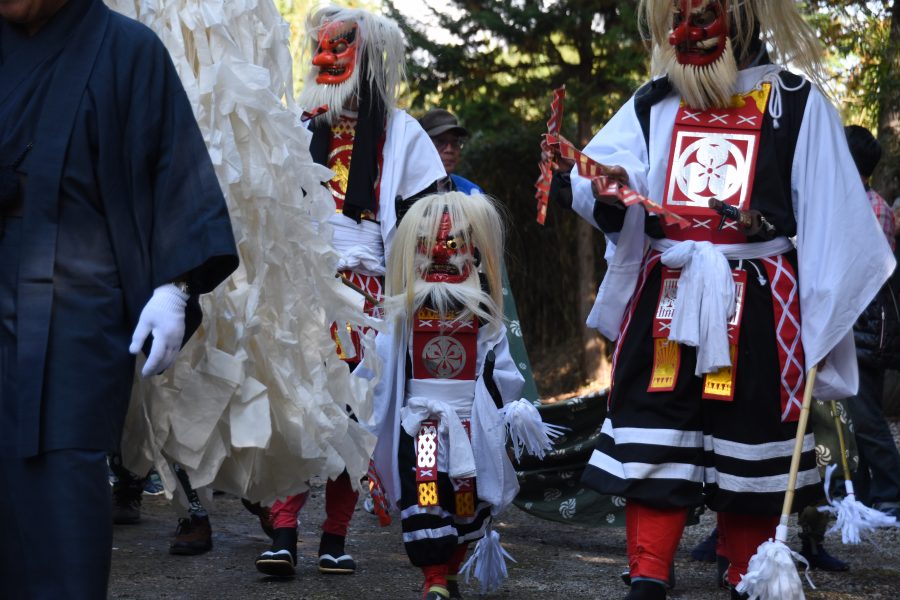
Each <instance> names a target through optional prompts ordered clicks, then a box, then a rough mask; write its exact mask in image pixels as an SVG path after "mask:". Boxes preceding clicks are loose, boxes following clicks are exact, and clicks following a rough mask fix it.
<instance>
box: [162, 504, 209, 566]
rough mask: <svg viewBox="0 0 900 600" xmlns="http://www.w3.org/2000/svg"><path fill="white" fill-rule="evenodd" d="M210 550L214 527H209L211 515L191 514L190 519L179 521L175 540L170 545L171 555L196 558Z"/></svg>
mask: <svg viewBox="0 0 900 600" xmlns="http://www.w3.org/2000/svg"><path fill="white" fill-rule="evenodd" d="M210 550H212V527H210V525H209V515H203V516H199V515H196V514H191V516H190V517H187V518H181V519H178V526H177V527H176V528H175V538H174V539H173V540H172V543H171V544H169V554H179V555H182V556H194V555H196V554H203V553H204V552H209V551H210Z"/></svg>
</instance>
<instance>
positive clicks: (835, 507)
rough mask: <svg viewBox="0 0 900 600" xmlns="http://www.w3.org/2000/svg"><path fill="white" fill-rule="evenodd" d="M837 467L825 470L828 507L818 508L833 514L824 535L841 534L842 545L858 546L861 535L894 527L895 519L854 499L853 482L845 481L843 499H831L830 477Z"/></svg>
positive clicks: (833, 466)
mask: <svg viewBox="0 0 900 600" xmlns="http://www.w3.org/2000/svg"><path fill="white" fill-rule="evenodd" d="M836 468H837V465H830V466H829V467H828V468H827V469H826V470H825V498H826V499H827V500H828V506H820V507H819V511H820V512H827V513H831V514H833V515H834V516H835V517H836V518H835V522H834V525H832V526H831V527H829V528H828V531H826V532H825V533H826V534H830V533H834V532H835V531H840V532H841V542H843V543H844V544H858V543H859V542H860V541H861V537H860V536H861V534H864V533H868V532H870V531H874V530H875V529H878V528H879V527H896V526H897V518H896V517H892V516H889V515H886V514H884V513H883V512H881V511H880V510H875V509H874V508H870V507H868V506H866V505H865V504H863V503H862V502H860V501H859V500H857V499H856V494H855V493H854V491H853V482H852V481H850V480H848V479H845V480H844V487H845V489H846V491H847V495H846V496H845V497H843V498H832V497H831V494H830V492H829V491H830V489H831V477H832V475H833V474H834V470H835V469H836Z"/></svg>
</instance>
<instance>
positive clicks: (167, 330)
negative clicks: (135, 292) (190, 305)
mask: <svg viewBox="0 0 900 600" xmlns="http://www.w3.org/2000/svg"><path fill="white" fill-rule="evenodd" d="M189 297H190V296H189V295H188V294H187V293H186V292H183V291H181V290H180V289H178V287H177V286H175V284H172V283H167V284H165V285H161V286H159V287H158V288H156V289H155V290H153V296H151V297H150V300H148V301H147V304H146V305H145V306H144V310H142V311H141V317H140V319H138V324H137V327H135V328H134V335H132V336H131V346H129V348H128V351H129V352H131V353H132V354H137V353H138V352H140V351H141V348H142V347H143V345H144V340H146V339H147V336H148V335H149V334H151V333H152V334H153V344H152V345H151V346H150V355H149V356H147V362H146V363H144V368H143V369H142V370H141V375H143V376H144V377H150V376H151V375H155V374H156V373H161V372H163V371H165V370H166V369H168V368H169V367H171V366H172V363H173V362H175V357H177V356H178V351H179V350H181V341H182V339H183V338H184V308H185V306H187V301H188V298H189Z"/></svg>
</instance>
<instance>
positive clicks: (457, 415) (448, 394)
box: [400, 379, 475, 478]
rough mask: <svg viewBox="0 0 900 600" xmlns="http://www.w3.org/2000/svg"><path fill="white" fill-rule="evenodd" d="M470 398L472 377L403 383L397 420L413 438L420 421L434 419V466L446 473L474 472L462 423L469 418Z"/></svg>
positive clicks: (457, 475)
mask: <svg viewBox="0 0 900 600" xmlns="http://www.w3.org/2000/svg"><path fill="white" fill-rule="evenodd" d="M474 400H475V381H474V380H454V379H410V380H409V381H408V382H407V384H406V406H404V407H403V408H402V409H401V410H400V423H401V425H402V426H403V429H404V431H406V433H407V434H409V435H410V436H412V437H413V438H415V437H416V435H417V434H418V433H419V427H420V426H421V424H422V421H425V420H428V419H437V420H438V422H439V425H438V452H437V455H438V470H439V471H443V472H445V473H449V474H450V477H454V478H463V477H474V476H475V456H474V454H473V452H472V442H471V441H470V439H469V435H468V433H466V429H465V427H463V423H462V422H463V420H469V419H471V415H472V403H473V402H474Z"/></svg>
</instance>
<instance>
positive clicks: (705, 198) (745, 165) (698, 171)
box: [666, 131, 756, 208]
mask: <svg viewBox="0 0 900 600" xmlns="http://www.w3.org/2000/svg"><path fill="white" fill-rule="evenodd" d="M675 144H676V147H675V153H674V159H675V161H674V164H673V165H672V171H671V181H670V182H669V183H670V185H669V198H667V199H666V200H667V204H669V205H673V206H679V205H680V206H692V207H696V208H707V207H708V206H709V199H710V198H717V199H720V200H723V201H725V200H726V199H727V200H730V202H728V203H729V204H732V205H735V206H738V207H742V206H744V204H745V203H746V201H747V190H748V187H749V186H748V183H749V179H750V174H751V169H750V166H751V161H752V157H753V155H754V150H755V145H756V136H754V135H746V134H740V133H712V132H693V131H679V132H678V134H677V135H676V138H675ZM671 184H674V185H671ZM676 190H677V191H676Z"/></svg>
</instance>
